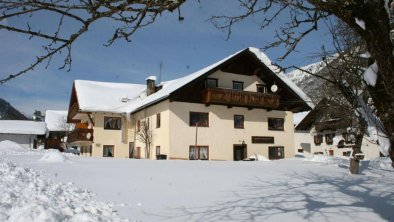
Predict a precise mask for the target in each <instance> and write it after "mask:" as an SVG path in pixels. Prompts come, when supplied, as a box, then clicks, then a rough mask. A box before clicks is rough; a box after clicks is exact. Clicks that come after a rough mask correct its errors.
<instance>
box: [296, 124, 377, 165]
mask: <svg viewBox="0 0 394 222" xmlns="http://www.w3.org/2000/svg"><path fill="white" fill-rule="evenodd" d="M312 132H314V128H313V129H312V130H311V131H296V132H295V136H294V141H295V151H296V152H297V150H298V149H303V150H304V153H305V154H306V155H307V156H313V154H314V153H316V152H322V153H323V154H326V155H329V154H330V150H331V151H332V152H333V155H334V156H344V153H345V152H350V151H351V150H352V149H351V148H338V147H337V143H338V141H340V140H342V139H343V137H342V133H343V132H345V131H323V132H322V133H319V134H322V135H323V142H322V143H321V144H320V145H316V144H315V143H314V133H312ZM328 133H335V138H334V139H333V140H334V143H333V144H331V145H328V144H327V142H326V138H325V134H328ZM308 147H310V148H309V149H308ZM361 151H362V152H363V154H364V155H365V157H364V159H373V158H376V157H379V148H378V145H377V144H376V143H374V142H372V141H369V140H368V138H367V137H364V139H363V142H362V146H361Z"/></svg>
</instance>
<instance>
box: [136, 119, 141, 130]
mask: <svg viewBox="0 0 394 222" xmlns="http://www.w3.org/2000/svg"><path fill="white" fill-rule="evenodd" d="M140 130H141V121H140V120H137V132H139V131H140Z"/></svg>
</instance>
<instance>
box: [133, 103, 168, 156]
mask: <svg viewBox="0 0 394 222" xmlns="http://www.w3.org/2000/svg"><path fill="white" fill-rule="evenodd" d="M157 114H160V127H157ZM169 117H170V110H169V100H165V101H162V102H160V103H158V104H156V105H153V106H150V107H148V108H147V109H144V110H142V111H140V112H137V113H135V114H133V116H132V118H133V119H134V123H136V121H138V120H140V121H149V129H150V130H151V133H152V144H151V156H150V158H151V159H155V158H156V155H157V154H158V153H156V148H157V147H160V153H159V154H164V155H168V154H169V152H170V137H169V135H170V133H169V130H170V124H172V123H170V118H169ZM134 127H135V126H134ZM141 133H142V131H140V132H137V131H136V133H135V147H136V149H140V150H141V157H142V158H146V156H145V147H146V144H145V143H143V142H142V141H141V140H140V139H139V136H138V134H141Z"/></svg>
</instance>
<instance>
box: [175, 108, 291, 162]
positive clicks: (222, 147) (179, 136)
mask: <svg viewBox="0 0 394 222" xmlns="http://www.w3.org/2000/svg"><path fill="white" fill-rule="evenodd" d="M170 110H171V113H170V122H171V125H170V147H171V149H170V153H169V156H170V158H174V159H188V158H189V147H190V146H194V144H195V140H196V127H194V126H189V115H190V112H208V113H209V127H198V129H197V145H201V146H209V159H210V160H233V145H234V144H239V145H240V144H242V142H243V141H244V143H245V144H246V146H247V156H249V155H253V154H260V155H264V156H265V157H267V158H268V147H270V146H283V147H284V148H285V158H288V157H294V141H293V139H289V138H293V137H294V129H293V114H292V113H291V112H284V111H270V112H267V111H266V110H264V109H253V110H248V109H247V108H240V107H233V108H227V107H226V106H218V105H211V106H208V107H206V106H205V105H203V104H194V103H182V102H172V103H170ZM236 114H237V115H244V129H235V128H234V115H236ZM268 117H275V118H284V119H285V123H284V124H285V126H284V128H285V129H284V131H270V130H268ZM252 136H272V137H274V143H273V144H256V143H252V141H251V137H252Z"/></svg>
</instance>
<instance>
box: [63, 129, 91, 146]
mask: <svg viewBox="0 0 394 222" xmlns="http://www.w3.org/2000/svg"><path fill="white" fill-rule="evenodd" d="M89 133H90V136H89ZM76 141H88V142H89V141H91V142H93V129H75V130H74V131H72V132H71V133H70V134H69V135H68V137H67V142H69V143H72V142H76Z"/></svg>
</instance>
